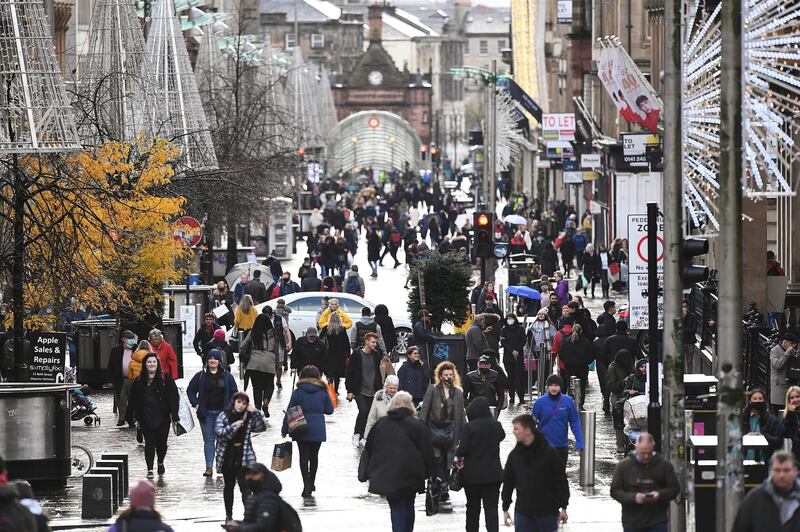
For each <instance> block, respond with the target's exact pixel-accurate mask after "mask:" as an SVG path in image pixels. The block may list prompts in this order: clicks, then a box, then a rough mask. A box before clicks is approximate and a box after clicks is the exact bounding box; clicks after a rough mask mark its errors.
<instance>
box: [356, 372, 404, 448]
mask: <svg viewBox="0 0 800 532" xmlns="http://www.w3.org/2000/svg"><path fill="white" fill-rule="evenodd" d="M399 386H400V379H399V378H398V377H397V375H387V376H386V380H385V381H383V389H382V390H378V391H377V392H375V399H373V400H372V407H371V408H370V409H369V415H367V428H366V429H365V430H364V437H365V438H368V437H369V431H370V430H371V429H372V426H373V425H375V423H377V422H378V420H379V419H380V418H382V417H383V416H385V415H386V414H387V410H386V408H387V407H388V406H389V401H391V400H392V397H394V394H396V393H397V389H398V387H399Z"/></svg>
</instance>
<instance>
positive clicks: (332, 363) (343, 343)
mask: <svg viewBox="0 0 800 532" xmlns="http://www.w3.org/2000/svg"><path fill="white" fill-rule="evenodd" d="M317 341H323V342H325V343H327V344H328V355H327V358H326V361H325V368H324V371H325V376H326V377H327V378H328V382H332V383H333V386H334V389H335V390H336V393H337V395H338V393H339V382H340V380H341V378H342V377H343V376H344V372H345V369H346V367H347V359H348V357H349V356H350V338H349V337H348V336H347V329H345V327H344V324H343V323H342V319H341V317H340V316H339V313H338V312H332V313H331V315H330V318H328V324H327V325H326V326H325V327H323V328H322V330H321V331H320V332H319V340H317Z"/></svg>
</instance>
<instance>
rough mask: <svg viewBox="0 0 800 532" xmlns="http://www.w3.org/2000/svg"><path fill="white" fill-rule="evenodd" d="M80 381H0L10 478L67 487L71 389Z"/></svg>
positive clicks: (1, 444)
mask: <svg viewBox="0 0 800 532" xmlns="http://www.w3.org/2000/svg"><path fill="white" fill-rule="evenodd" d="M78 387H79V386H78V385H77V384H39V383H19V382H7V383H1V384H0V434H2V437H1V438H0V455H2V456H3V458H5V460H6V467H7V468H8V477H9V478H10V479H25V480H27V481H28V482H30V483H31V484H39V485H50V486H52V485H58V486H64V485H65V484H66V481H67V478H69V476H70V474H71V468H72V466H71V450H70V447H71V445H72V443H71V434H70V419H69V414H70V405H71V398H70V395H69V391H70V390H71V389H75V388H78Z"/></svg>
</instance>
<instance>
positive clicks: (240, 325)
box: [233, 294, 258, 338]
mask: <svg viewBox="0 0 800 532" xmlns="http://www.w3.org/2000/svg"><path fill="white" fill-rule="evenodd" d="M257 317H258V311H257V310H256V307H255V305H253V297H252V296H251V295H250V294H245V295H244V296H242V303H241V304H240V305H239V307H238V308H237V309H236V315H235V317H234V319H233V325H234V327H236V328H237V329H239V332H240V333H242V332H243V333H247V331H249V330H250V329H252V328H253V324H254V323H255V322H256V318H257ZM242 338H244V335H242Z"/></svg>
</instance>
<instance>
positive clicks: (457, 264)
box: [408, 251, 472, 330]
mask: <svg viewBox="0 0 800 532" xmlns="http://www.w3.org/2000/svg"><path fill="white" fill-rule="evenodd" d="M420 269H421V270H422V278H423V282H424V292H425V304H424V305H423V304H422V302H421V301H420V290H419V281H420V276H419V271H420ZM409 275H410V281H411V290H410V291H409V293H408V312H409V313H410V314H411V319H412V321H414V320H416V319H417V314H418V313H419V311H420V309H422V308H425V309H427V310H428V311H429V312H430V313H431V325H432V327H433V328H434V329H437V330H441V328H442V323H444V322H446V321H449V322H452V323H454V324H456V325H457V326H459V325H463V323H464V322H465V321H466V319H467V309H468V308H469V289H470V286H471V285H472V269H471V268H470V267H469V266H468V265H466V264H464V261H463V259H462V258H461V256H459V255H458V254H457V253H446V254H444V255H442V254H441V253H439V252H438V251H433V252H431V253H430V258H428V259H427V260H423V259H422V257H420V259H418V260H417V261H414V263H413V264H412V265H411V270H410V272H409Z"/></svg>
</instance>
